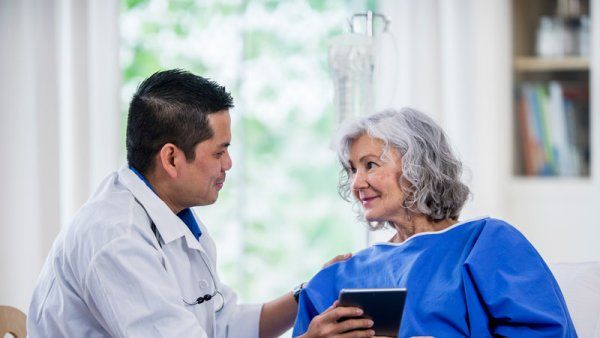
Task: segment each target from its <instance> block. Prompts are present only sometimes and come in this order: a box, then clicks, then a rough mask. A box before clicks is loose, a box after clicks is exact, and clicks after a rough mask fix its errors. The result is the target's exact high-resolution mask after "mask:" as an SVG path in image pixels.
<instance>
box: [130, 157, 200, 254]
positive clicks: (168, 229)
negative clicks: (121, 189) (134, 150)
mask: <svg viewBox="0 0 600 338" xmlns="http://www.w3.org/2000/svg"><path fill="white" fill-rule="evenodd" d="M119 180H120V181H121V182H122V183H123V185H124V186H125V187H126V188H127V189H129V191H131V193H132V194H133V196H134V197H135V198H136V199H137V200H138V201H139V203H140V204H141V205H142V207H143V208H144V210H146V213H147V214H148V216H149V217H150V219H151V220H152V222H154V224H155V225H156V229H157V230H158V232H159V234H160V236H161V237H162V239H163V241H164V242H165V244H168V243H170V242H172V241H174V240H176V239H178V238H181V237H185V241H186V243H187V246H188V247H189V248H191V249H196V250H199V251H202V252H204V249H203V248H202V246H201V245H200V243H199V242H198V241H197V240H196V238H195V237H194V235H193V234H192V233H191V231H190V230H189V229H188V228H187V226H186V225H185V223H183V221H182V220H181V219H180V218H179V217H177V215H175V214H174V213H173V211H172V210H171V209H169V206H167V204H166V203H165V202H164V201H163V200H161V199H160V198H159V197H158V196H157V195H156V194H155V193H154V192H153V191H152V190H151V189H150V188H149V187H148V186H147V185H146V184H145V183H144V182H143V181H142V180H140V178H139V177H137V176H136V174H135V173H134V172H133V171H131V169H129V166H128V165H127V164H125V165H124V166H122V167H121V169H119ZM194 217H195V215H194Z"/></svg>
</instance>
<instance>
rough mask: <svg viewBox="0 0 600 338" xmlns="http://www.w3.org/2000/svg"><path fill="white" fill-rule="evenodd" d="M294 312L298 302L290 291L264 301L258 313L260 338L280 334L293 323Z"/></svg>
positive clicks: (296, 310) (296, 309)
mask: <svg viewBox="0 0 600 338" xmlns="http://www.w3.org/2000/svg"><path fill="white" fill-rule="evenodd" d="M296 312H298V304H297V303H296V300H295V299H294V296H293V295H292V293H291V292H289V293H286V294H284V295H283V296H281V297H279V298H277V299H275V300H272V301H270V302H268V303H265V304H264V305H263V307H262V311H261V313H260V325H259V336H260V338H270V337H279V336H281V335H282V334H283V333H284V332H285V331H287V330H288V329H289V328H290V327H292V324H294V319H295V318H296Z"/></svg>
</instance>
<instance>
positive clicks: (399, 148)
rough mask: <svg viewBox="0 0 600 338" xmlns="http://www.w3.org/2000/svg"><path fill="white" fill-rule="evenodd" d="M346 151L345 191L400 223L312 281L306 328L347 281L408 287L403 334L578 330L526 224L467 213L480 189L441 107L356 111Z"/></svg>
mask: <svg viewBox="0 0 600 338" xmlns="http://www.w3.org/2000/svg"><path fill="white" fill-rule="evenodd" d="M338 156H339V160H340V162H341V164H342V166H343V168H344V169H343V171H342V172H343V175H342V179H341V182H340V192H341V193H342V196H344V197H345V198H346V199H351V198H353V199H354V200H355V201H357V202H358V203H359V204H360V207H361V210H362V212H361V216H362V217H364V220H365V221H366V222H367V223H368V225H369V227H370V228H371V229H372V230H377V229H381V228H383V227H390V228H392V229H394V230H396V233H395V235H394V236H393V237H392V238H391V239H390V240H389V242H386V243H379V244H375V245H373V246H371V247H369V248H367V249H365V250H363V251H361V252H359V253H357V254H355V255H354V256H353V257H352V258H350V259H349V260H347V261H343V262H340V263H336V264H333V265H331V266H329V267H327V268H325V269H323V270H322V271H321V272H319V273H318V274H317V275H316V276H315V277H314V278H313V279H312V280H311V281H310V282H309V283H308V284H307V285H306V287H305V288H304V290H303V291H302V293H301V295H300V306H299V309H298V316H297V318H296V324H295V327H294V336H300V335H304V334H305V333H307V330H308V333H307V334H306V336H315V335H313V334H312V332H313V331H315V328H314V326H316V325H317V324H318V323H319V322H320V321H322V317H325V316H327V314H328V313H329V312H331V311H332V310H333V309H334V308H335V306H334V307H331V305H332V303H334V301H335V300H336V299H337V297H338V294H339V291H340V290H341V289H342V288H391V287H402V288H407V290H408V294H407V299H406V306H405V309H404V314H403V319H402V324H401V327H400V331H399V333H398V335H399V336H400V337H410V336H423V335H426V336H436V337H465V336H471V337H489V336H506V337H542V336H543V337H576V333H575V329H574V328H573V324H572V321H571V318H570V316H569V313H568V310H567V307H566V305H565V301H564V299H563V296H562V293H561V291H560V289H559V287H558V284H557V283H556V280H555V279H554V277H553V276H552V273H551V272H550V270H549V269H548V267H547V265H546V264H545V263H544V260H543V259H542V258H541V257H540V255H539V254H538V253H537V251H536V250H535V249H534V248H533V246H532V245H531V243H529V242H528V241H527V239H526V238H525V237H524V236H523V235H522V234H521V233H520V232H519V231H518V230H516V229H515V228H514V227H513V226H511V225H510V224H508V223H506V222H504V221H502V220H499V219H494V218H488V217H482V218H477V219H473V220H469V221H459V216H460V211H461V209H462V207H463V205H464V203H465V200H466V199H467V197H468V195H469V189H468V187H467V186H466V185H464V184H463V183H462V182H461V181H460V176H461V172H462V168H461V167H462V165H461V162H460V161H459V160H458V159H457V158H456V156H455V155H454V154H453V152H452V150H451V148H450V145H449V144H448V141H447V137H446V135H445V134H444V132H443V130H442V129H441V128H440V127H439V126H438V125H437V124H436V123H435V122H434V121H433V120H432V119H431V118H429V117H428V116H427V115H425V114H423V113H421V112H419V111H417V110H414V109H409V108H403V109H401V110H399V111H396V110H387V111H383V112H380V113H376V114H373V115H371V116H368V117H366V118H363V119H361V120H358V121H356V122H353V123H351V124H349V125H347V126H345V127H344V128H342V129H341V133H340V137H339V142H338ZM389 310H390V311H395V310H394V309H389ZM315 318H316V319H315ZM311 321H312V322H313V323H312V324H311Z"/></svg>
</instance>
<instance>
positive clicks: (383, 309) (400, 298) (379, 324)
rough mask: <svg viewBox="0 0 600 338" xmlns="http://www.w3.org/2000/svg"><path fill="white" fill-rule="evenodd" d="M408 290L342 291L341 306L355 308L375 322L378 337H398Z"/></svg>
mask: <svg viewBox="0 0 600 338" xmlns="http://www.w3.org/2000/svg"><path fill="white" fill-rule="evenodd" d="M405 300H406V289H342V290H341V291H340V296H339V306H354V307H358V308H361V309H362V310H363V311H364V314H363V315H362V317H365V318H369V319H371V320H373V323H374V324H373V328H372V329H373V330H374V331H375V335H376V336H390V337H396V336H398V331H399V329H400V322H401V320H402V312H403V311H404V302H405Z"/></svg>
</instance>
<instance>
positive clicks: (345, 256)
mask: <svg viewBox="0 0 600 338" xmlns="http://www.w3.org/2000/svg"><path fill="white" fill-rule="evenodd" d="M350 257H352V254H351V253H345V254H343V255H337V256H335V257H333V258H332V259H331V260H330V261H329V262H327V263H325V265H323V269H325V268H326V267H328V266H330V265H331V264H333V263H337V262H341V261H345V260H346V259H348V258H350Z"/></svg>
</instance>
